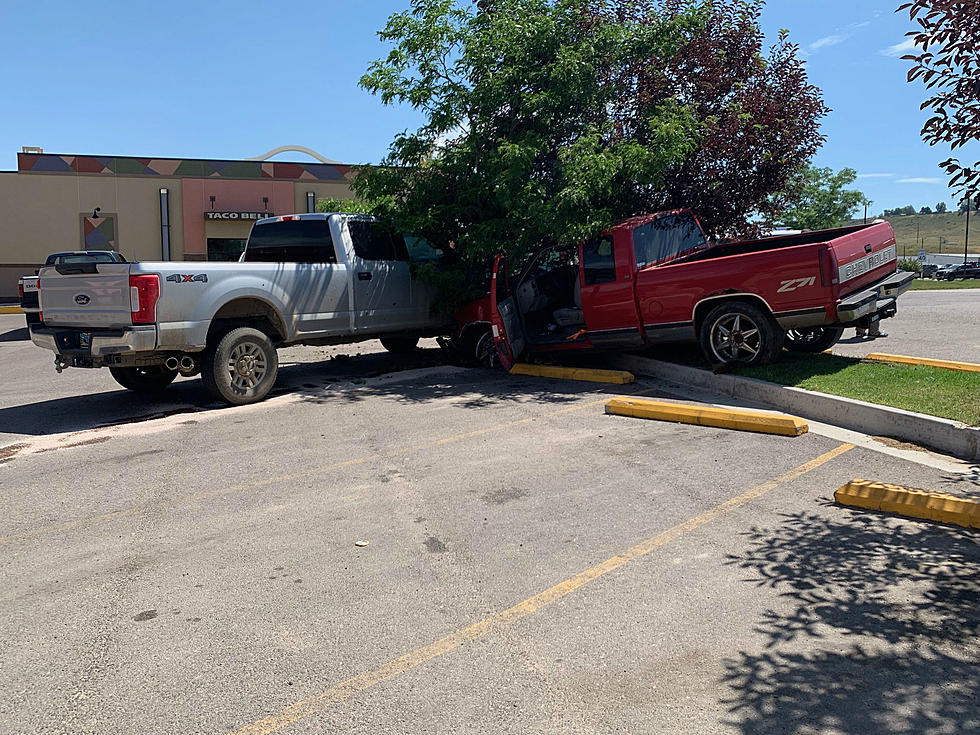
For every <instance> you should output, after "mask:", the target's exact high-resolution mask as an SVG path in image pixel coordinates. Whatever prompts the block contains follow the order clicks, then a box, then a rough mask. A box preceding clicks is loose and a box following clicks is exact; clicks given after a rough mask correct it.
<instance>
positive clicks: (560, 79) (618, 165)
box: [354, 0, 826, 287]
mask: <svg viewBox="0 0 980 735" xmlns="http://www.w3.org/2000/svg"><path fill="white" fill-rule="evenodd" d="M760 7H761V0H683V1H682V0H664V2H663V3H653V2H637V0H493V1H492V2H491V1H489V0H484V1H482V2H479V3H476V4H475V5H474V4H472V3H468V2H462V1H454V0H412V4H411V8H410V10H408V11H406V12H403V13H397V14H395V15H392V16H391V17H390V18H389V20H388V23H387V25H386V26H385V28H384V29H383V30H382V31H380V33H379V35H380V37H381V38H382V40H384V41H387V42H390V43H391V44H392V45H393V48H392V50H391V52H390V53H389V54H388V56H387V57H386V58H384V59H381V60H378V61H376V62H374V63H373V64H372V65H371V66H370V68H369V69H368V73H367V74H365V76H364V77H363V78H362V79H361V85H362V86H363V87H364V88H366V89H368V90H369V91H371V92H373V93H375V94H378V95H379V96H380V97H381V100H382V102H383V103H385V104H393V103H407V104H409V105H411V106H412V107H414V108H415V109H417V110H419V111H421V112H422V114H423V116H424V118H425V122H424V124H423V125H422V127H420V128H419V129H418V130H416V131H414V132H406V133H403V134H400V135H398V136H397V137H396V138H395V140H394V141H393V142H392V144H391V146H390V148H389V152H388V155H387V157H386V159H385V161H384V164H385V166H382V167H370V168H365V169H362V170H361V171H360V172H359V173H358V175H357V177H356V178H355V180H354V189H355V191H356V193H357V194H358V196H359V197H360V198H362V199H363V200H365V201H368V202H371V203H372V206H373V207H374V209H375V211H376V212H377V213H378V214H380V215H382V216H384V217H386V218H388V219H390V220H392V221H393V223H394V224H395V225H396V226H398V227H399V228H401V229H403V230H406V231H412V232H415V233H418V234H420V235H425V236H427V237H429V238H430V239H432V240H435V241H439V240H443V241H446V240H451V241H453V242H454V244H455V249H456V251H457V253H458V254H459V255H460V263H459V269H460V270H461V271H466V272H468V273H470V274H471V275H472V276H473V278H474V283H476V282H477V280H480V279H482V278H483V273H484V267H485V262H486V259H487V257H488V256H490V255H492V254H493V253H495V252H497V251H500V250H504V251H505V252H507V254H508V255H511V256H514V257H516V259H517V260H518V261H520V260H522V259H523V258H524V257H526V256H527V254H528V253H529V252H531V251H532V250H534V249H536V248H537V247H540V246H541V245H545V244H549V243H559V242H568V241H574V240H576V239H579V238H582V237H585V236H588V235H592V234H594V233H596V232H598V231H600V230H601V229H602V228H604V227H607V226H608V225H610V224H611V223H612V222H614V221H615V220H617V219H622V218H624V217H628V216H631V215H634V214H638V213H642V212H650V211H657V210H658V209H664V208H668V207H674V206H690V207H692V208H695V209H696V210H697V211H698V214H699V216H700V217H701V219H702V222H703V223H704V224H705V225H706V227H707V228H709V229H710V230H713V231H716V232H722V231H725V232H728V231H740V230H741V231H744V230H746V229H748V225H747V222H748V220H749V218H750V217H752V215H753V213H756V214H757V213H759V212H762V213H764V214H765V213H767V212H772V211H774V207H773V205H772V204H771V203H770V196H771V195H773V194H774V193H775V192H781V191H782V190H783V189H784V188H785V185H786V182H787V181H788V180H789V178H790V177H791V175H792V173H793V172H794V171H795V170H797V169H798V168H799V167H800V166H801V165H802V164H803V162H805V161H806V160H809V158H810V156H811V155H812V153H813V151H814V150H816V148H817V147H818V146H819V145H820V144H821V142H822V140H823V138H822V137H821V136H820V135H819V133H818V125H819V119H820V118H821V117H822V116H823V115H824V114H825V113H826V108H825V107H824V106H823V103H822V102H821V101H820V96H819V92H818V90H816V88H814V87H812V86H811V85H809V84H808V83H807V80H806V74H805V72H804V69H803V66H802V64H801V63H800V61H799V60H798V59H797V57H796V52H797V49H796V46H794V45H792V44H790V43H789V42H788V41H787V40H786V37H785V35H781V37H780V41H779V42H778V43H777V44H776V45H775V46H774V47H773V49H772V50H771V51H770V52H769V54H768V55H766V54H764V53H763V46H762V42H763V39H762V33H761V31H760V30H759V27H758V22H757V20H758V13H759V8H760ZM429 275H430V276H431V277H432V278H437V277H440V278H441V277H442V276H436V275H434V274H429ZM460 277H461V276H460V274H459V273H456V274H452V275H451V278H450V280H451V279H458V278H460ZM480 286H481V287H485V283H483V282H480Z"/></svg>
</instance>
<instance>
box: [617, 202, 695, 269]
mask: <svg viewBox="0 0 980 735" xmlns="http://www.w3.org/2000/svg"><path fill="white" fill-rule="evenodd" d="M704 244H705V239H704V234H703V233H702V232H701V228H700V227H698V223H697V221H696V220H695V219H694V216H693V215H692V214H691V213H690V212H681V213H680V214H667V215H664V216H663V217H657V219H655V220H654V221H653V222H650V223H648V224H645V225H641V226H640V227H637V228H636V229H635V230H634V231H633V249H634V251H635V253H636V266H637V267H638V268H642V267H643V266H645V265H650V264H651V263H662V262H663V261H665V260H671V259H672V258H675V257H676V256H678V255H680V254H681V253H686V252H688V251H690V250H693V249H695V248H698V247H701V246H702V245H704Z"/></svg>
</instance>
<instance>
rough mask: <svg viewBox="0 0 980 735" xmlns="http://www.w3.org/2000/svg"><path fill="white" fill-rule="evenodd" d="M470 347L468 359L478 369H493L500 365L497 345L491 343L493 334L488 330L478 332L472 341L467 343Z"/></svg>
mask: <svg viewBox="0 0 980 735" xmlns="http://www.w3.org/2000/svg"><path fill="white" fill-rule="evenodd" d="M469 344H470V345H472V347H471V354H470V357H471V359H472V360H473V362H474V363H475V364H476V365H477V366H479V367H485V368H495V367H498V366H499V365H500V355H499V354H497V345H496V344H494V341H493V332H491V331H490V330H489V329H483V330H480V332H479V333H478V334H477V335H476V337H475V338H474V339H473V340H470V341H469Z"/></svg>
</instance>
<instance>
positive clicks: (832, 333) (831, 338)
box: [786, 327, 844, 352]
mask: <svg viewBox="0 0 980 735" xmlns="http://www.w3.org/2000/svg"><path fill="white" fill-rule="evenodd" d="M843 334H844V328H843V327H809V328H808V329H790V330H789V331H788V332H786V349H787V350H792V351H793V352H823V351H824V350H829V349H830V348H831V347H833V346H834V345H835V344H837V342H838V340H840V338H841V335H843Z"/></svg>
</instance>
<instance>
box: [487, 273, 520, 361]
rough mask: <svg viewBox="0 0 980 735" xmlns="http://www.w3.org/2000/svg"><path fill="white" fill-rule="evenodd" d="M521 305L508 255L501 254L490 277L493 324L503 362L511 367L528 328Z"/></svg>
mask: <svg viewBox="0 0 980 735" xmlns="http://www.w3.org/2000/svg"><path fill="white" fill-rule="evenodd" d="M520 318H521V317H520V314H518V312H517V305H516V304H515V303H514V299H513V297H512V295H511V293H510V286H509V284H508V283H507V258H506V257H504V256H503V255H498V256H497V257H496V258H494V260H493V274H492V275H491V277H490V328H491V330H492V331H493V342H494V345H495V346H496V347H497V354H499V355H500V364H501V365H503V366H504V369H505V370H510V369H511V367H513V365H514V363H515V362H517V360H519V359H520V357H521V354H522V353H523V352H524V330H523V329H522V327H521V323H520Z"/></svg>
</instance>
